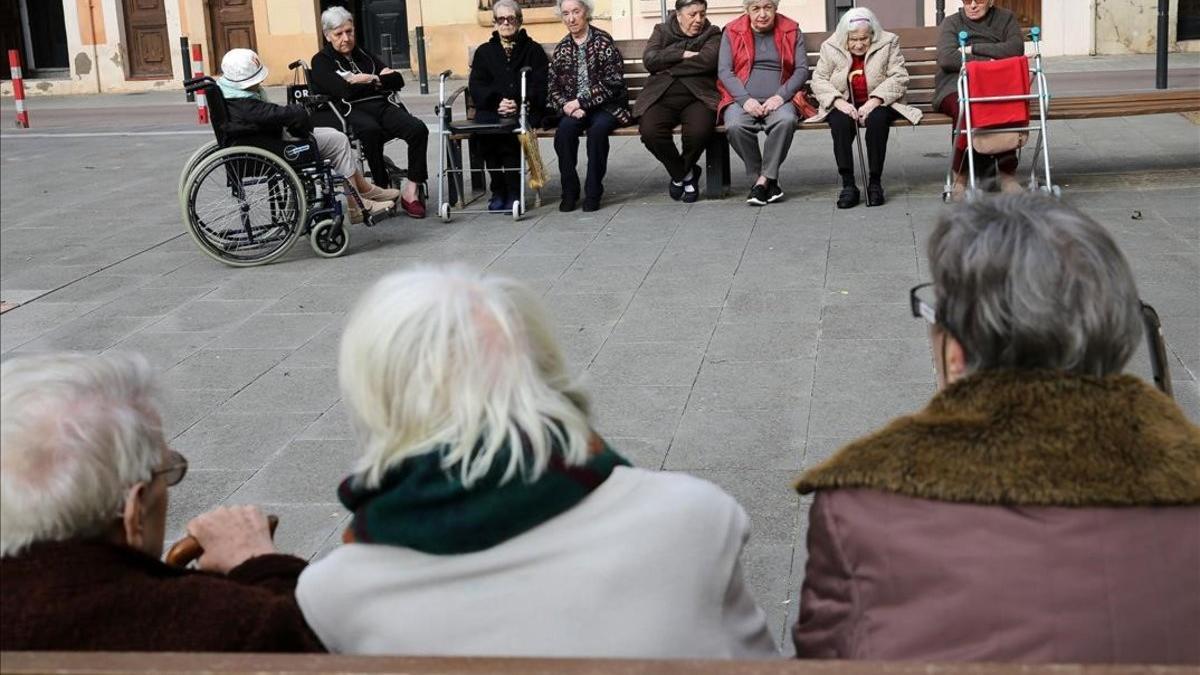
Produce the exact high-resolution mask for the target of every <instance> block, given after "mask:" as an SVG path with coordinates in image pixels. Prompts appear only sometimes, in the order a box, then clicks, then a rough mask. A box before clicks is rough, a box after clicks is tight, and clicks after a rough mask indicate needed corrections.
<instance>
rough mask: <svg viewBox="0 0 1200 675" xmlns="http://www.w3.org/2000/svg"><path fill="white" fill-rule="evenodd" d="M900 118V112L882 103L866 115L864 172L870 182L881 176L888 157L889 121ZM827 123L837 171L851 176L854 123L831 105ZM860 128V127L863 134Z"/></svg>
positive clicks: (852, 170)
mask: <svg viewBox="0 0 1200 675" xmlns="http://www.w3.org/2000/svg"><path fill="white" fill-rule="evenodd" d="M897 119H900V113H898V112H896V110H895V109H894V108H892V107H891V106H886V105H881V106H879V107H878V108H876V109H874V110H872V111H871V114H870V115H867V124H866V139H865V141H866V146H867V172H868V173H869V174H870V176H869V177H868V178H869V180H871V181H872V182H878V181H879V177H880V176H882V175H883V160H884V159H885V158H886V157H887V144H888V135H889V134H890V133H891V131H892V122H894V121H895V120H897ZM825 121H826V122H828V123H829V133H830V135H832V136H833V159H834V161H836V162H837V168H838V173H839V174H841V175H843V176H850V177H851V178H853V176H854V150H853V148H852V147H851V146H853V145H854V126H855V124H856V122H855V121H854V120H852V119H850V116H849V115H847V114H845V113H843V112H842V111H840V110H838V109H837V108H832V109H830V111H829V116H828V117H826V118H825ZM862 132H863V130H861V129H860V130H859V133H862Z"/></svg>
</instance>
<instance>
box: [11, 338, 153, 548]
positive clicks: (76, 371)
mask: <svg viewBox="0 0 1200 675" xmlns="http://www.w3.org/2000/svg"><path fill="white" fill-rule="evenodd" d="M0 380H3V382H4V386H3V390H2V392H0V429H2V431H0V556H3V557H8V556H13V555H17V554H18V553H20V552H21V551H22V550H23V549H25V547H27V546H29V545H30V544H34V543H37V542H40V541H64V540H68V539H76V538H82V537H89V536H95V535H98V534H101V533H102V532H104V530H105V529H106V528H107V527H108V526H109V525H111V524H112V522H113V521H114V520H116V519H117V518H119V516H120V507H121V505H122V503H123V502H124V499H125V492H126V491H127V490H128V489H129V487H130V486H132V485H134V484H135V483H138V482H140V481H147V480H150V477H151V472H153V471H154V467H156V466H158V464H159V462H161V461H162V446H161V443H162V429H161V422H160V421H159V418H158V414H157V413H156V412H155V411H156V409H157V405H156V403H157V393H156V387H155V382H154V372H153V369H152V368H151V367H150V364H149V362H147V361H146V359H145V358H144V357H142V356H140V355H137V354H119V353H109V354H102V355H100V356H93V355H88V354H75V353H57V354H39V355H36V356H24V357H17V358H13V359H10V360H8V361H5V362H4V364H3V366H0Z"/></svg>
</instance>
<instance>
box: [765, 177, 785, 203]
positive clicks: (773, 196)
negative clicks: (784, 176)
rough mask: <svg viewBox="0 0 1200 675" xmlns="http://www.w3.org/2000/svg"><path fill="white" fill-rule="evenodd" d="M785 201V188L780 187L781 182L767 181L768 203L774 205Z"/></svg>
mask: <svg viewBox="0 0 1200 675" xmlns="http://www.w3.org/2000/svg"><path fill="white" fill-rule="evenodd" d="M780 199H783V188H781V187H779V181H775V180H769V181H767V203H768V204H774V203H775V202H777V201H779V200H780Z"/></svg>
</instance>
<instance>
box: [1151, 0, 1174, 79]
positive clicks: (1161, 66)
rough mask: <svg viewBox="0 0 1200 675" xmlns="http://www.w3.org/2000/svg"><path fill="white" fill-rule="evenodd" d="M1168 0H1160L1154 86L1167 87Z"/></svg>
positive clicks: (1169, 10)
mask: <svg viewBox="0 0 1200 675" xmlns="http://www.w3.org/2000/svg"><path fill="white" fill-rule="evenodd" d="M1170 12H1171V9H1170V3H1169V2H1168V0H1158V58H1157V60H1156V61H1155V64H1154V88H1155V89H1166V88H1167V37H1168V33H1169V32H1170V30H1171V29H1170V26H1169V25H1168V18H1169V15H1170Z"/></svg>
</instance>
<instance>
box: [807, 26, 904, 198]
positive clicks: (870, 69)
mask: <svg viewBox="0 0 1200 675" xmlns="http://www.w3.org/2000/svg"><path fill="white" fill-rule="evenodd" d="M810 86H811V88H812V93H813V96H814V97H816V99H817V102H818V103H820V106H821V109H820V111H819V112H818V113H817V114H816V115H814V116H813V117H810V118H809V119H807V120H805V122H808V123H816V122H821V121H824V122H828V123H829V131H830V133H831V135H832V136H833V157H834V160H835V161H836V163H837V169H838V175H840V176H841V178H842V191H841V193H840V194H839V195H838V199H837V207H838V208H839V209H848V208H853V207H854V206H857V205H858V203H859V200H860V199H861V195H860V194H859V192H858V186H857V185H856V184H855V181H854V150H853V148H852V146H853V145H854V137H855V134H856V133H857V130H856V129H855V126H856V125H857V126H862V127H865V128H866V137H867V138H866V141H867V143H866V148H867V163H868V165H869V167H870V168H869V169H868V176H867V206H880V205H882V204H883V203H884V202H885V201H886V198H885V196H884V191H883V183H882V180H881V179H882V176H883V160H884V158H885V157H886V156H887V144H888V135H889V134H890V133H891V130H892V122H894V121H896V120H898V119H901V118H903V119H906V120H908V121H909V122H910V123H911V124H913V125H916V124H917V123H918V122H920V121H921V111H920V110H918V109H916V108H914V107H912V106H910V105H908V104H906V103H905V102H904V94H905V92H907V91H908V70H907V69H906V68H905V67H904V54H903V53H902V52H901V49H900V37H899V36H897V35H896V34H895V33H889V32H887V31H885V30H884V29H883V27H882V26H880V25H879V19H877V18H876V17H875V13H874V12H872V11H871V10H869V9H867V8H866V7H856V8H854V9H851V10H850V11H848V12H846V13H845V14H843V15H842V18H841V20H840V21H838V25H837V30H835V31H834V32H833V35H831V36H830V37H829V39H828V40H826V41H825V42H823V43H822V44H821V57H820V60H819V61H817V67H816V68H815V69H813V74H812V80H811V85H810Z"/></svg>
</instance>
